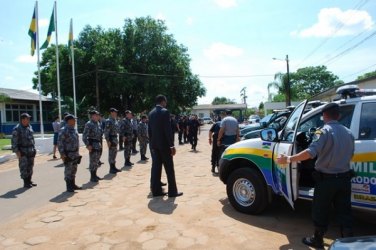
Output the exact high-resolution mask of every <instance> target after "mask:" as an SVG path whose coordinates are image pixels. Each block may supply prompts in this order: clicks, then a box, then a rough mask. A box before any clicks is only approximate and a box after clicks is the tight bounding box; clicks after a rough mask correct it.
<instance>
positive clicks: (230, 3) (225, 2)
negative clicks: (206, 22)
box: [214, 0, 238, 9]
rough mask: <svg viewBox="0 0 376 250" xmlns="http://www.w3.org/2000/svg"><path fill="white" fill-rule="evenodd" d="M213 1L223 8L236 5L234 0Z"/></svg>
mask: <svg viewBox="0 0 376 250" xmlns="http://www.w3.org/2000/svg"><path fill="white" fill-rule="evenodd" d="M214 3H215V4H216V5H218V6H219V7H221V8H223V9H227V8H232V7H236V6H237V5H238V3H237V1H236V0H214Z"/></svg>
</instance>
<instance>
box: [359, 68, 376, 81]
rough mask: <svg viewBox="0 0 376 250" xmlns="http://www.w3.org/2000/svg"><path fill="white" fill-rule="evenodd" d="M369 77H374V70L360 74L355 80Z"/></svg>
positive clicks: (375, 73) (375, 74)
mask: <svg viewBox="0 0 376 250" xmlns="http://www.w3.org/2000/svg"><path fill="white" fill-rule="evenodd" d="M370 77H376V70H375V71H371V72H368V73H365V74H363V75H360V76H358V77H357V78H356V80H358V81H360V80H364V79H367V78H370Z"/></svg>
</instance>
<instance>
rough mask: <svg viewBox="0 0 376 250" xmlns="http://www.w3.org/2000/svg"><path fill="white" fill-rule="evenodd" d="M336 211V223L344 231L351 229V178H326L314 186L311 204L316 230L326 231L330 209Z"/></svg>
mask: <svg viewBox="0 0 376 250" xmlns="http://www.w3.org/2000/svg"><path fill="white" fill-rule="evenodd" d="M332 205H333V207H334V209H335V211H336V213H335V214H336V217H337V221H338V223H339V224H340V226H341V227H342V228H343V229H345V230H350V231H351V229H352V215H351V178H350V177H339V178H335V177H328V178H322V179H321V180H318V181H317V182H316V184H315V191H314V197H313V202H312V219H313V223H314V225H315V227H316V228H318V229H320V230H322V231H324V232H325V231H326V230H327V228H328V224H329V213H330V209H331V207H332Z"/></svg>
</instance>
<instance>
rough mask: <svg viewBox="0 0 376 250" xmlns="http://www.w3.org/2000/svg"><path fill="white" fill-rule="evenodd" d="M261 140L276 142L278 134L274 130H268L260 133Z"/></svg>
mask: <svg viewBox="0 0 376 250" xmlns="http://www.w3.org/2000/svg"><path fill="white" fill-rule="evenodd" d="M261 139H262V140H263V141H274V142H275V141H277V139H278V133H277V130H275V129H274V128H268V129H264V130H262V131H261Z"/></svg>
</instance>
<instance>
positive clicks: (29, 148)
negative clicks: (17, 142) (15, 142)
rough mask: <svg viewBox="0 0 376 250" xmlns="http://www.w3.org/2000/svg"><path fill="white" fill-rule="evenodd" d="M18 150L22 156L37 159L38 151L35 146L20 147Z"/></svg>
mask: <svg viewBox="0 0 376 250" xmlns="http://www.w3.org/2000/svg"><path fill="white" fill-rule="evenodd" d="M18 148H19V152H20V154H21V156H26V157H35V155H36V154H37V151H36V150H35V148H34V146H18ZM22 149H26V150H22Z"/></svg>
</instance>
